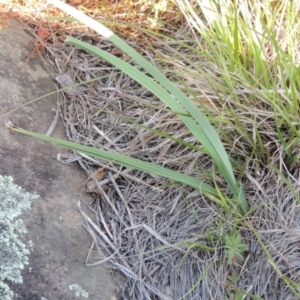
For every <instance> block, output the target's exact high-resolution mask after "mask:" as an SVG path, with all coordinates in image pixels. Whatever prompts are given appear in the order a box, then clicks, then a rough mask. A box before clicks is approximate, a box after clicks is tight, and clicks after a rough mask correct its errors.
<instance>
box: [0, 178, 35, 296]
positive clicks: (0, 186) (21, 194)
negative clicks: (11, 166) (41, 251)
mask: <svg viewBox="0 0 300 300" xmlns="http://www.w3.org/2000/svg"><path fill="white" fill-rule="evenodd" d="M38 197H39V196H38V195H36V194H31V193H28V192H26V191H25V190H24V189H22V188H21V187H20V186H18V185H15V184H14V183H13V178H12V177H10V176H0V299H3V300H10V299H13V295H14V293H13V291H11V290H10V288H9V286H8V285H7V284H6V283H5V282H4V281H5V280H9V281H12V282H15V283H22V282H23V280H22V276H21V270H22V269H24V267H25V265H26V264H28V255H29V253H30V251H29V250H28V248H27V245H25V244H24V243H23V242H22V241H21V240H20V239H19V236H18V234H20V233H26V232H27V231H26V227H25V225H24V223H23V221H22V220H20V219H18V220H16V218H17V217H19V216H20V215H21V214H22V212H23V211H26V210H30V208H31V204H32V201H33V200H34V199H36V198H38ZM29 244H30V243H29Z"/></svg>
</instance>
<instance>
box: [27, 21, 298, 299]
mask: <svg viewBox="0 0 300 300" xmlns="http://www.w3.org/2000/svg"><path fill="white" fill-rule="evenodd" d="M27 26H28V27H27V29H28V30H29V31H30V32H31V33H32V34H33V35H36V31H35V30H34V29H32V28H33V27H30V23H27ZM186 30H187V29H186V28H185V29H184V30H182V31H181V32H184V31H186ZM49 32H50V29H49ZM61 34H62V35H68V34H72V35H73V36H75V37H78V38H80V39H81V40H84V41H87V42H89V43H91V44H94V45H97V47H100V48H101V49H104V50H106V51H109V52H110V53H113V54H115V55H119V56H122V57H123V59H125V60H127V61H128V62H130V63H132V64H134V62H131V61H130V60H129V58H127V57H126V56H125V55H123V53H120V52H119V51H118V49H115V47H114V46H113V45H111V44H110V43H109V42H107V41H106V40H104V39H101V38H99V37H97V36H95V35H94V34H92V33H88V32H84V33H75V31H73V29H71V31H69V32H68V31H67V30H64V32H63V33H61ZM186 36H187V35H186ZM186 36H185V37H184V38H185V39H186ZM36 37H37V38H39V37H38V35H36ZM177 38H179V36H178V33H177ZM62 40H63V39H60V37H59V36H58V35H54V34H53V35H52V34H51V36H49V40H48V42H47V43H44V44H43V47H44V48H43V49H44V50H45V53H46V56H45V57H46V59H47V60H48V61H49V62H50V64H52V65H53V67H54V68H56V69H57V70H58V76H57V77H56V80H57V82H58V83H59V86H60V87H65V86H68V85H70V84H72V83H82V82H85V81H89V80H91V82H89V83H83V84H81V85H79V86H76V87H73V89H67V90H65V91H63V92H60V93H59V103H58V112H59V114H60V116H61V118H62V120H63V122H64V125H65V127H66V133H67V136H68V138H69V139H70V140H72V141H75V142H77V143H81V144H84V145H90V146H93V147H96V148H102V149H105V150H108V151H117V152H118V153H123V154H127V155H130V156H133V157H136V158H140V159H142V160H146V161H150V162H153V163H156V164H160V165H164V166H166V167H168V168H172V169H175V170H178V171H180V172H183V173H186V174H189V175H192V176H197V177H198V178H203V180H205V181H206V182H211V183H213V180H215V181H216V182H217V183H218V184H219V186H220V187H221V188H222V189H223V190H224V191H225V190H226V189H225V184H224V182H223V181H222V179H221V178H218V177H216V178H215V177H214V176H213V174H212V173H213V167H212V164H211V161H210V159H209V157H208V156H207V155H206V154H205V151H202V152H201V151H197V150H191V149H187V148H186V147H184V146H183V145H180V144H178V143H177V142H176V141H174V140H169V139H166V138H164V137H161V136H159V135H157V134H155V133H154V132H151V131H148V130H146V128H145V126H147V127H151V128H152V129H156V130H159V131H162V132H164V133H165V134H168V135H171V136H173V137H175V138H177V139H181V140H183V141H185V142H189V143H191V144H193V145H194V146H197V147H200V149H201V145H198V144H197V141H196V140H195V139H194V138H193V137H192V136H191V135H190V134H189V133H188V132H187V131H186V129H185V127H184V126H183V124H182V123H180V121H179V119H178V118H177V117H176V115H174V114H173V113H172V112H170V111H169V110H168V108H167V107H165V106H163V104H162V103H161V102H160V101H159V100H158V99H156V98H155V97H154V96H153V95H152V94H151V93H149V92H148V91H146V90H145V89H144V88H143V87H141V86H139V85H138V84H136V82H134V81H133V80H132V79H131V78H129V77H128V76H127V75H125V74H123V73H120V72H119V71H118V70H117V69H116V68H115V67H113V66H111V65H108V64H107V63H106V62H104V61H101V60H100V59H98V58H95V57H93V56H92V55H89V54H87V53H85V52H83V51H81V50H78V49H75V48H74V47H73V46H70V45H67V44H65V43H64V42H63V41H62ZM130 43H131V45H132V46H133V47H135V48H136V49H138V50H139V51H140V52H141V53H143V55H145V56H146V57H147V58H148V59H149V60H150V61H152V62H153V63H154V64H156V65H157V66H158V67H162V65H163V63H162V61H164V62H165V63H167V64H168V68H167V70H168V74H166V75H167V76H169V77H173V79H174V80H176V78H177V79H178V77H179V75H178V76H177V75H176V72H178V70H179V71H180V76H181V77H180V78H181V82H180V83H178V84H179V85H181V87H182V88H183V89H190V90H193V91H194V93H195V94H197V95H200V96H199V98H198V100H197V101H198V102H197V103H198V104H199V109H202V110H207V111H210V112H211V113H212V114H214V115H217V114H219V113H220V112H223V113H224V116H223V117H224V118H225V117H227V118H228V119H230V115H226V111H225V112H224V110H222V107H223V105H224V103H220V95H218V96H217V95H216V92H215V91H213V90H212V89H211V88H210V82H209V80H208V79H207V78H208V77H207V76H202V75H203V74H202V75H201V74H198V76H194V75H195V73H193V72H192V67H190V69H189V67H188V66H187V65H185V64H184V63H183V62H182V61H181V60H180V58H175V57H174V56H173V55H174V47H175V46H176V45H175V44H172V43H167V42H165V41H164V42H162V41H161V40H156V39H153V40H152V43H151V45H152V47H153V48H155V49H156V53H160V54H161V57H160V59H158V58H157V56H155V55H154V51H151V49H150V48H149V47H148V45H147V44H141V43H137V42H135V41H131V42H130ZM188 43H189V45H190V46H191V48H193V47H196V44H194V41H193V39H192V38H191V39H190V40H189V41H188ZM187 51H189V50H188V49H184V48H182V47H181V48H180V49H176V53H177V54H178V53H181V54H182V56H185V55H186V54H187ZM162 58H164V59H162ZM172 58H173V59H172ZM196 63H199V65H198V67H199V66H200V65H201V67H203V69H205V73H206V75H207V74H211V76H212V77H211V78H213V76H214V75H216V76H215V80H218V76H217V74H215V73H214V72H216V70H215V69H214V67H213V66H211V65H210V64H208V63H206V62H205V60H203V61H201V60H199V61H195V64H196ZM172 68H173V71H172V72H171V71H170V70H172ZM188 71H189V72H188ZM96 78H98V79H96ZM252 92H253V91H252ZM254 92H255V91H254ZM237 93H239V94H240V97H241V99H244V100H245V102H244V104H243V105H244V107H247V109H248V110H250V109H249V107H251V104H250V103H246V101H247V97H248V95H249V90H248V91H247V90H246V89H240V90H239V87H237ZM221 96H222V95H221ZM221 98H222V97H221ZM224 99H226V104H227V105H229V106H230V105H232V108H233V109H236V114H237V115H238V116H239V120H240V122H241V125H242V126H244V128H249V133H250V134H251V130H252V129H251V126H252V124H249V117H246V116H245V114H243V108H244V107H243V106H242V105H241V104H239V105H236V106H234V103H231V100H230V96H229V95H226V91H225V92H224ZM195 101H196V100H195ZM251 109H252V110H251V111H247V114H255V115H256V117H257V119H258V120H268V119H270V121H265V122H263V121H262V122H260V123H259V122H258V123H259V124H258V125H257V126H258V131H259V132H260V133H261V136H262V137H263V138H264V142H265V144H267V143H272V145H273V146H272V148H271V150H272V151H271V150H270V151H271V153H272V157H269V159H270V160H272V162H273V165H276V166H277V167H278V168H279V169H280V170H282V172H284V173H285V174H286V178H287V179H288V181H289V184H290V185H292V186H293V188H294V193H293V191H292V189H291V188H290V187H289V186H288V185H287V184H286V182H284V181H283V180H282V178H281V177H280V176H279V175H278V172H276V170H275V169H274V168H272V167H271V166H263V165H261V166H260V167H259V173H258V172H257V170H258V169H257V165H256V162H255V160H251V159H249V158H250V156H251V149H249V148H248V144H247V143H246V142H245V141H244V140H243V139H241V138H240V137H239V136H238V134H237V133H235V132H234V130H233V129H232V128H230V126H228V128H226V126H225V125H222V126H223V127H222V130H224V131H227V132H228V133H231V134H232V135H231V137H232V139H233V140H234V141H235V142H234V145H235V150H234V151H233V150H232V148H230V145H229V144H226V140H225V141H224V143H225V144H226V145H227V148H228V150H229V151H231V150H232V154H233V156H235V157H244V159H245V162H247V164H248V171H247V172H245V174H246V175H245V176H244V178H243V181H244V183H245V185H244V187H245V192H246V195H247V200H248V202H249V204H250V206H251V208H252V211H251V214H250V215H249V216H247V218H244V219H241V221H237V220H236V215H232V216H228V215H224V214H223V212H222V211H221V210H220V209H219V207H217V206H216V205H215V204H212V203H211V202H208V201H207V199H205V198H204V197H203V196H202V195H201V194H199V193H198V192H195V191H193V190H191V189H189V188H186V187H183V186H180V185H171V184H170V183H169V182H167V181H166V180H164V179H161V178H157V177H156V176H153V175H151V174H146V173H143V172H138V171H134V170H129V169H126V168H122V167H120V166H116V165H114V164H113V163H111V164H106V163H103V162H100V161H97V160H95V159H92V158H90V157H87V156H86V155H83V154H80V153H73V154H69V155H66V156H62V157H61V161H62V162H71V161H72V162H74V161H76V162H77V163H78V164H79V165H80V166H81V167H82V168H83V169H84V170H85V171H86V172H87V174H88V176H89V177H88V181H87V190H88V191H89V192H93V194H94V195H95V198H94V202H93V203H81V204H79V210H80V212H81V214H82V216H83V219H84V226H85V228H86V229H87V231H88V232H89V233H90V234H91V236H92V237H93V241H94V244H93V247H92V249H91V252H90V254H89V257H88V260H87V264H88V265H96V264H97V263H101V262H102V261H101V260H100V261H97V259H96V258H95V257H93V255H92V254H93V253H94V252H93V251H92V250H93V249H96V248H99V249H101V250H102V251H104V253H105V254H106V257H107V258H106V259H104V261H106V260H109V262H110V264H111V266H112V267H113V268H114V269H117V270H119V271H120V272H121V273H122V274H123V275H124V276H125V278H126V279H127V283H128V285H127V286H128V289H127V293H128V295H129V296H128V297H129V299H141V300H142V299H166V300H167V299H168V300H170V299H174V300H175V299H176V300H177V299H225V298H226V295H227V296H228V297H231V296H232V295H233V294H234V295H238V294H239V292H240V291H247V293H249V295H255V296H256V297H258V298H259V297H260V298H259V299H261V298H262V299H295V295H294V294H293V292H292V290H291V289H290V288H289V287H288V284H290V286H293V288H294V289H295V290H297V291H298V292H299V289H298V288H295V287H294V285H293V282H295V283H298V282H299V276H300V273H299V272H300V260H299V258H298V256H299V251H300V246H299V245H300V244H299V242H300V230H299V228H300V227H299V224H300V217H299V216H300V211H299V210H300V207H299V203H298V202H297V201H298V199H297V196H298V195H299V187H300V185H299V180H298V178H299V172H298V170H297V168H292V169H287V168H286V165H285V162H284V155H283V154H282V152H283V151H282V148H281V146H280V143H279V141H278V140H276V132H275V128H272V122H273V121H272V115H271V113H270V112H268V110H267V109H264V106H260V107H252V108H251ZM118 116H120V117H118ZM233 121H234V120H233ZM137 124H140V125H142V126H143V127H141V126H138V125H137ZM202 150H203V149H202ZM83 206H84V207H88V208H89V209H90V210H91V211H92V212H93V213H94V218H93V219H92V218H90V217H89V216H88V215H87V214H86V213H85V210H84V209H83V208H84V207H83ZM234 228H239V229H241V235H242V240H243V243H245V244H246V245H247V251H246V252H244V255H243V257H241V258H238V257H237V258H236V259H237V261H236V263H235V264H230V263H229V262H228V255H227V252H226V248H225V240H224V237H225V236H226V235H228V234H229V233H230V232H232V230H234ZM264 248H265V249H264ZM264 250H265V251H264ZM266 252H267V253H269V256H268V255H267V254H266ZM234 276H236V278H237V279H236V282H235V281H234V279H233V277H234ZM287 283H288V284H287ZM230 293H232V294H231V296H230ZM231 299H233V298H231ZM234 299H242V298H234ZM244 299H250V297H248V296H244Z"/></svg>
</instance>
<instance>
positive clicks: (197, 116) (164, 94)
mask: <svg viewBox="0 0 300 300" xmlns="http://www.w3.org/2000/svg"><path fill="white" fill-rule="evenodd" d="M48 2H50V3H51V4H53V5H54V6H56V7H58V8H60V9H61V10H63V11H65V12H66V13H68V14H69V15H71V16H72V17H74V18H75V19H77V20H78V21H80V22H82V23H83V24H85V25H86V26H88V27H89V28H91V29H93V30H94V31H96V32H97V33H98V34H100V35H102V36H103V37H105V38H106V39H108V40H109V41H111V42H112V43H114V44H115V45H116V46H117V47H119V48H120V49H121V50H122V51H123V52H124V53H126V54H127V55H128V56H129V57H131V58H132V59H133V60H134V61H135V62H136V63H137V64H138V65H139V66H140V67H141V68H142V69H144V70H145V72H142V71H140V70H139V69H138V68H137V67H134V66H132V65H130V64H128V63H127V62H125V61H123V60H121V59H120V58H118V57H116V56H114V55H112V54H110V53H108V52H106V51H103V50H101V49H99V48H97V47H95V46H92V45H90V44H88V43H85V42H82V41H80V40H78V39H75V38H72V37H68V38H67V40H66V42H67V43H69V44H71V45H74V46H76V47H78V48H80V49H82V50H84V51H87V52H89V53H92V54H94V55H95V56H98V57H99V58H101V59H104V60H106V61H107V62H109V63H110V64H112V65H114V66H116V67H117V68H119V69H120V70H121V71H122V72H124V73H126V74H128V75H129V76H130V77H132V78H133V79H135V80H136V81H137V82H138V83H140V84H141V85H143V86H144V87H145V88H147V89H148V90H149V91H150V92H152V93H153V94H154V95H155V96H157V97H158V98H159V99H160V100H161V101H163V102H164V103H165V104H166V105H167V106H168V107H169V108H170V109H171V111H172V112H174V114H176V115H177V116H178V117H179V118H180V120H181V121H182V122H183V123H184V124H185V126H186V127H187V128H188V130H189V132H190V133H191V134H192V135H193V136H194V137H195V138H196V139H197V140H198V141H199V142H200V143H201V144H202V145H203V147H204V148H205V150H206V152H207V153H208V154H209V155H210V157H211V159H212V161H213V162H214V164H215V165H216V167H217V169H218V171H219V172H220V173H221V175H222V176H223V177H224V179H225V180H226V183H227V185H228V188H229V190H230V196H226V195H224V193H222V192H221V191H220V189H219V188H218V187H217V186H211V185H209V184H207V183H205V182H203V181H201V180H199V179H197V178H195V177H192V176H188V175H186V174H182V173H181V172H178V171H174V170H170V169H168V168H165V167H162V166H159V165H155V164H152V163H149V162H145V161H141V160H139V159H135V158H132V157H128V156H125V155H121V154H118V153H112V152H108V151H105V150H101V149H95V148H92V147H89V146H84V145H79V144H76V143H72V142H68V141H64V140H61V139H56V138H52V137H48V136H44V135H41V134H37V133H34V132H29V131H26V130H24V129H21V128H18V127H14V126H11V129H13V130H15V131H18V132H20V133H23V134H28V135H31V136H34V137H36V138H40V139H43V140H45V141H49V142H52V143H55V144H58V145H62V146H65V147H68V148H70V149H73V150H76V151H79V152H82V153H85V154H87V155H91V156H93V157H96V158H99V159H101V160H104V161H107V162H113V163H115V164H119V165H122V166H125V167H128V168H132V169H137V170H141V171H145V172H148V173H151V174H156V175H159V176H163V177H165V178H167V179H170V180H171V181H173V182H178V183H182V184H184V185H188V186H190V187H192V188H194V189H195V190H198V191H200V192H201V193H202V194H203V195H205V196H206V197H208V198H209V199H210V200H212V201H214V202H216V203H218V204H219V205H221V206H222V207H223V208H224V209H225V210H226V211H227V212H228V211H229V210H230V209H231V208H234V207H236V206H238V207H239V209H240V210H241V211H242V212H243V213H247V212H248V211H249V207H248V204H247V201H246V198H245V194H244V190H243V187H242V186H241V185H240V184H239V183H238V182H237V180H236V178H235V176H234V172H233V167H232V165H231V162H230V160H229V157H228V155H227V153H226V151H225V148H224V146H223V144H222V142H221V139H220V137H219V136H218V133H217V131H216V130H215V129H214V127H213V126H212V125H211V124H210V122H209V121H208V119H207V117H206V116H205V115H204V114H203V113H201V111H200V110H199V109H198V108H197V107H196V106H195V104H194V103H193V102H192V101H191V100H190V99H189V98H188V97H187V96H186V95H185V94H184V93H183V92H182V91H181V90H180V89H179V88H178V87H177V86H176V85H175V84H174V83H172V82H171V81H170V80H169V79H168V78H166V76H164V75H163V74H162V73H161V72H160V71H159V70H158V69H157V68H156V67H155V66H153V65H152V64H151V63H150V62H149V61H147V60H146V59H145V58H144V57H143V56H142V55H140V54H139V53H138V52H137V51H136V50H135V49H133V48H132V47H131V46H129V45H128V44H127V43H126V42H125V41H124V40H122V39H121V38H120V37H118V36H117V35H116V34H114V33H113V32H112V31H111V30H110V29H108V28H107V27H105V26H104V25H102V24H101V23H99V22H98V21H96V20H94V19H92V18H90V17H88V16H87V15H85V14H84V13H83V12H81V11H78V10H77V9H75V8H73V7H71V6H69V5H68V4H66V3H64V2H62V1H56V0H49V1H48ZM146 74H147V75H146Z"/></svg>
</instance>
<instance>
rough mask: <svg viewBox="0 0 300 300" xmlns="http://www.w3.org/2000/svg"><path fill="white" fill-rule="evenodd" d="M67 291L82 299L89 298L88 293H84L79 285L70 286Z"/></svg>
mask: <svg viewBox="0 0 300 300" xmlns="http://www.w3.org/2000/svg"><path fill="white" fill-rule="evenodd" d="M69 289H70V290H71V291H74V292H75V295H76V296H77V297H80V296H81V297H84V298H88V297H89V293H88V292H87V291H85V290H84V289H83V288H82V287H81V286H80V285H79V284H77V283H76V284H70V285H69Z"/></svg>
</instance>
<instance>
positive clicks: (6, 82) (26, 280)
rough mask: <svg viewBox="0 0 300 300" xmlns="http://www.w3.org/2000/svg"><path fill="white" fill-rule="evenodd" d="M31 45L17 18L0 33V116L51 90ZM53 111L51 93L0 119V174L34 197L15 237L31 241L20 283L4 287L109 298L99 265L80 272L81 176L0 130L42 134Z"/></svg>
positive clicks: (51, 298)
mask: <svg viewBox="0 0 300 300" xmlns="http://www.w3.org/2000/svg"><path fill="white" fill-rule="evenodd" d="M33 46H34V44H33V42H31V40H30V38H29V36H27V35H26V33H25V32H23V30H22V26H21V25H20V24H19V23H18V22H17V21H16V20H11V21H10V24H8V26H4V27H2V28H0V116H2V115H3V114H5V113H7V112H8V111H10V110H11V109H13V108H15V107H17V106H20V105H22V104H24V103H26V102H28V101H29V100H32V99H34V98H37V97H38V96H42V95H44V94H47V93H50V92H53V91H55V83H54V80H53V79H52V78H53V75H54V74H53V71H52V70H51V69H50V66H48V65H46V64H45V63H44V62H43V61H42V60H41V59H40V58H30V59H28V58H29V55H30V51H31V50H32V49H33ZM51 73H52V74H51ZM55 108H56V95H55V94H53V95H51V96H49V97H46V98H45V99H42V100H40V101H37V102H35V103H33V104H30V105H28V106H26V107H25V108H22V109H19V110H17V111H16V112H14V113H13V114H11V115H9V116H7V117H4V118H1V122H0V124H1V126H0V175H1V176H11V177H12V178H13V180H14V183H15V184H17V185H18V186H20V187H22V188H23V189H24V190H26V191H28V192H30V193H32V194H33V193H34V194H38V195H39V196H40V197H39V198H38V199H35V200H34V201H33V204H32V209H31V210H30V211H29V212H26V213H24V214H23V215H22V220H23V222H24V224H25V226H26V228H27V231H28V232H27V233H26V234H25V233H24V234H21V235H20V239H22V242H23V243H26V242H27V241H29V240H31V241H32V243H33V247H32V250H31V252H30V254H29V255H28V257H29V264H28V265H26V266H25V269H24V270H23V271H22V272H21V275H22V277H23V284H19V283H11V282H10V281H7V284H8V285H9V286H10V289H11V290H12V291H14V293H15V296H14V299H24V300H26V299H28V300H29V299H30V300H35V299H39V300H40V299H41V298H42V297H44V298H43V299H47V300H59V299H63V300H68V299H70V300H71V299H72V300H73V299H85V298H84V297H83V296H79V297H78V298H77V297H76V295H75V292H74V291H71V290H70V289H69V286H70V285H72V284H79V285H80V286H81V287H82V288H83V289H84V290H85V291H87V292H88V293H89V299H95V300H98V299H104V300H105V299H116V298H115V296H114V288H115V285H114V283H113V281H112V279H111V277H110V273H109V271H108V269H107V268H106V266H105V265H98V266H95V267H86V266H85V259H86V256H87V253H88V251H89V248H90V246H91V243H92V240H91V237H90V236H89V234H88V233H87V232H86V231H85V230H84V228H83V227H82V220H81V217H80V215H79V214H78V212H77V209H76V207H77V202H78V201H79V200H80V199H86V198H87V197H88V196H87V195H86V194H85V192H84V184H83V182H84V180H85V174H83V173H81V172H80V171H79V170H78V169H76V167H75V166H68V165H63V164H61V163H59V162H58V161H57V160H56V155H57V153H59V152H67V150H65V149H60V148H58V147H57V146H54V145H51V144H48V143H46V142H42V141H39V140H36V139H33V138H30V137H28V136H24V135H21V134H18V133H15V132H12V131H10V130H9V129H7V128H6V126H5V125H4V124H5V123H6V122H8V121H11V122H12V123H13V124H14V125H16V126H19V127H22V128H25V129H28V130H32V131H35V132H39V133H44V134H45V133H46V132H47V129H48V127H49V126H50V124H51V122H52V119H53V117H54V115H55ZM53 136H56V137H60V138H64V128H63V126H62V124H60V123H59V124H58V125H57V126H56V128H55V131H54V134H53ZM86 200H87V201H88V199H86ZM73 287H74V286H73Z"/></svg>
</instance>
